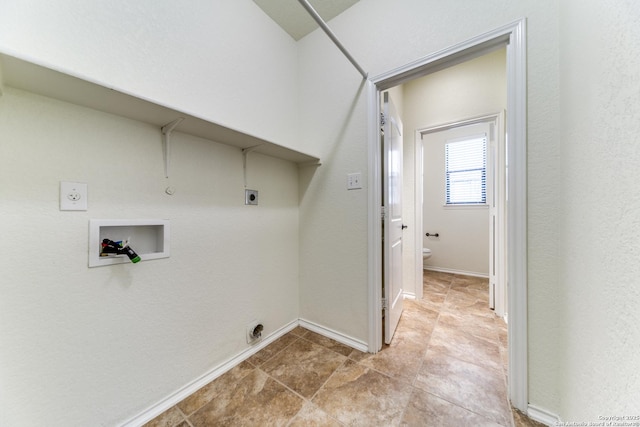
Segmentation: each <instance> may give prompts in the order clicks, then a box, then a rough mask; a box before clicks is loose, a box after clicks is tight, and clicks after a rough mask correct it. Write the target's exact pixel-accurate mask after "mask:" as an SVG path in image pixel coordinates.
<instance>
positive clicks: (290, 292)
mask: <svg viewBox="0 0 640 427" xmlns="http://www.w3.org/2000/svg"><path fill="white" fill-rule="evenodd" d="M0 10H1V11H2V12H1V13H0V50H1V51H4V52H13V53H15V54H17V55H18V56H26V57H31V58H33V59H34V60H35V61H37V62H46V63H51V64H54V65H55V66H59V67H60V68H63V69H67V70H71V71H72V73H74V74H81V75H86V76H88V77H89V78H90V79H93V80H98V81H102V82H106V84H107V85H110V86H115V87H119V88H121V89H123V90H125V91H126V92H132V93H135V94H138V95H140V96H143V97H146V98H151V99H155V100H157V101H159V102H161V103H163V104H171V105H172V106H173V107H175V108H178V109H183V110H187V111H189V112H194V113H195V114H196V115H198V116H204V117H207V118H210V119H212V120H214V121H218V122H221V123H224V124H228V125H230V126H232V127H236V128H240V129H242V130H245V131H247V132H249V133H253V134H256V135H258V136H260V137H263V138H267V139H271V140H274V142H278V143H282V144H291V143H292V142H294V135H295V134H296V131H297V130H296V127H295V117H296V105H297V97H296V90H297V86H296V81H297V70H296V46H295V43H294V42H293V41H292V40H291V39H290V38H289V37H288V36H287V35H286V34H285V33H284V32H283V31H282V30H281V29H280V28H279V27H277V26H276V25H275V24H274V23H273V22H272V21H271V20H270V19H269V18H267V17H266V16H265V15H264V13H263V12H262V11H261V10H260V9H259V8H258V7H257V6H256V5H255V4H254V3H253V2H251V1H241V2H239V1H236V0H228V1H216V2H208V1H197V2H190V3H189V6H188V7H186V6H184V7H176V5H175V4H174V3H173V2H158V1H144V2H134V3H132V2H126V1H115V2H114V1H109V2H106V1H105V2H91V3H86V2H81V1H71V0H67V1H60V2H56V4H55V5H54V4H53V3H50V2H46V1H24V2H22V1H21V2H9V1H2V0H0ZM5 89H6V90H5V94H4V95H3V96H2V97H1V98H0V201H1V202H0V218H2V221H1V222H0V235H1V236H2V241H3V244H2V245H1V249H0V271H2V280H1V281H0V294H1V295H2V298H0V424H1V425H20V426H40V425H51V426H55V425H64V426H68V425H78V426H80V425H105V426H106V425H115V424H118V423H120V422H123V421H125V420H126V419H129V418H130V417H133V416H135V415H138V414H139V413H141V412H142V411H143V410H144V409H146V408H147V407H149V406H151V405H153V404H156V403H158V402H159V401H161V400H162V399H163V398H165V397H166V396H168V395H170V394H171V393H173V392H175V391H176V390H178V389H180V388H181V387H183V386H185V385H186V384H188V383H189V382H191V381H193V380H194V379H196V378H198V377H200V376H201V375H203V374H205V373H207V372H208V371H210V370H211V369H213V368H215V367H216V366H218V365H220V364H221V363H223V362H225V361H226V360H228V359H229V358H231V357H233V356H236V355H237V354H238V353H240V352H241V351H242V350H244V349H246V348H247V347H248V345H247V344H246V342H245V327H246V325H247V323H248V322H249V321H251V320H252V319H254V318H257V319H260V320H262V321H264V324H265V334H267V335H268V334H269V333H271V332H273V331H274V330H276V329H278V328H280V327H282V326H284V325H286V324H288V323H289V322H292V321H295V320H296V319H297V318H298V316H299V307H298V306H299V302H298V301H299V298H298V280H299V269H298V264H299V263H298V258H299V250H298V238H299V236H298V224H299V217H298V209H299V208H298V194H299V180H298V178H299V177H298V168H297V167H296V166H295V165H294V164H292V163H289V162H285V161H280V160H277V159H274V158H270V157H265V156H261V155H258V154H255V153H254V154H251V155H250V156H249V171H248V179H249V185H250V186H251V187H253V188H256V189H258V190H260V205H259V206H257V207H253V206H251V207H249V206H244V187H243V175H242V155H241V153H240V150H238V149H236V148H231V147H228V146H224V145H219V144H216V143H214V142H211V141H205V140H201V139H198V138H195V137H190V136H187V135H184V134H180V133H179V132H174V134H173V139H172V143H173V154H172V173H171V179H170V181H169V182H168V181H167V180H166V179H165V178H164V169H163V160H162V144H161V135H160V131H159V129H157V128H155V127H151V126H148V125H146V124H142V123H138V122H133V121H130V120H126V119H123V118H120V117H116V116H112V115H107V114H103V113H99V112H96V111H93V110H89V109H85V108H80V107H77V106H73V105H69V104H65V103H61V102H58V101H55V100H51V99H47V98H42V97H38V96H35V95H32V94H29V93H25V92H21V91H17V90H14V89H12V88H5ZM292 124H293V125H292ZM61 180H72V181H75V180H77V181H81V182H86V183H88V186H89V209H88V211H86V212H60V211H59V209H58V192H59V189H58V188H59V182H60V181H61ZM168 183H170V184H171V185H172V186H173V187H175V188H176V193H175V195H173V196H168V195H167V194H165V193H164V189H165V187H166V186H167V184H168ZM91 218H106V219H109V218H166V219H169V220H170V222H171V227H172V228H171V229H172V233H171V242H172V243H171V257H170V258H168V259H163V260H156V261H149V262H141V263H138V264H135V265H133V264H124V265H117V266H111V267H99V268H91V269H89V268H88V267H87V252H88V247H87V245H88V235H87V234H88V221H89V219H91ZM264 224H269V226H268V227H265V226H264ZM134 248H135V247H134Z"/></svg>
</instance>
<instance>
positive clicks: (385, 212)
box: [380, 206, 387, 221]
mask: <svg viewBox="0 0 640 427" xmlns="http://www.w3.org/2000/svg"><path fill="white" fill-rule="evenodd" d="M386 217H387V211H386V209H385V208H384V206H380V219H381V220H383V221H384V220H385V218H386Z"/></svg>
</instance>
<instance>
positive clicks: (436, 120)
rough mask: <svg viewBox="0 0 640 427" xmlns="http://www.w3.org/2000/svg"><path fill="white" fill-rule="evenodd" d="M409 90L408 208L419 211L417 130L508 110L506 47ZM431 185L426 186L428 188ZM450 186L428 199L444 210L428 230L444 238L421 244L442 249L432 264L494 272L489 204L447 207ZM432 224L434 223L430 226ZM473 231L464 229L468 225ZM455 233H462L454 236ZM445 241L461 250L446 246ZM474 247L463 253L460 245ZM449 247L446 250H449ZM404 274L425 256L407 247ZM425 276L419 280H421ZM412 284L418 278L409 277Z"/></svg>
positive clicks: (406, 108)
mask: <svg viewBox="0 0 640 427" xmlns="http://www.w3.org/2000/svg"><path fill="white" fill-rule="evenodd" d="M402 88H403V92H404V94H405V95H404V114H403V120H404V123H405V127H406V129H405V139H404V147H405V150H404V165H405V171H404V172H405V173H404V196H405V197H404V199H403V200H404V211H405V212H413V210H414V209H415V205H414V200H413V199H414V194H415V168H414V165H415V164H416V162H415V131H416V130H417V129H425V128H428V127H433V126H437V125H443V124H447V123H454V122H459V121H461V120H465V119H469V118H472V117H478V116H481V115H486V114H494V113H498V112H500V111H504V110H506V107H507V102H506V95H507V92H506V88H507V82H506V50H505V49H500V50H497V51H494V52H491V53H489V54H486V55H483V56H481V57H479V58H475V59H473V60H470V61H467V62H464V63H462V64H458V65H455V66H453V67H450V68H447V69H445V70H442V71H438V72H436V73H433V74H429V75H427V76H425V77H422V78H419V79H415V80H413V81H411V82H409V83H406V84H404V85H402ZM427 158H428V159H430V162H429V163H425V168H424V169H425V171H426V172H428V171H430V170H431V171H433V170H434V169H435V167H436V166H440V168H441V167H442V165H443V164H444V163H440V162H436V163H437V164H434V161H433V156H430V157H427ZM426 188H427V187H425V189H426ZM443 191H444V187H443V186H442V185H437V186H436V187H435V188H434V191H433V192H432V193H431V194H425V197H424V200H425V204H429V206H430V207H431V209H432V215H433V214H436V215H441V217H442V221H440V222H439V223H438V224H437V226H436V228H437V230H436V229H434V228H433V227H434V226H435V225H432V224H430V223H429V222H425V227H427V228H425V230H424V232H425V233H426V232H427V231H430V230H431V232H433V231H440V232H441V235H442V237H441V238H440V239H428V238H427V237H426V236H424V237H423V239H424V241H423V242H419V243H418V244H419V245H421V247H422V246H424V247H428V248H430V249H432V250H433V249H436V250H435V251H434V254H433V257H432V258H431V259H429V260H427V265H429V266H431V267H436V268H445V269H452V270H459V271H466V272H472V273H477V274H484V275H488V268H489V265H488V262H489V261H488V259H489V258H488V257H489V255H488V253H489V222H488V221H489V219H488V210H486V209H471V210H446V209H443V207H442V206H443V201H444V195H443ZM406 220H407V221H408V222H407V225H408V226H409V227H410V229H413V228H414V227H415V224H414V222H415V221H414V218H413V217H412V216H408V217H407V219H406ZM428 226H430V227H428ZM465 227H466V228H467V229H468V231H467V232H462V230H463V229H464V228H465ZM409 234H410V235H409V236H408V239H407V240H406V244H407V246H408V247H413V246H412V245H415V239H414V238H413V235H412V234H411V233H409ZM453 235H460V239H455V240H452V239H451V238H452V236H453ZM443 244H444V245H446V246H445V247H450V248H452V249H453V248H458V250H451V251H447V250H445V247H443ZM462 247H464V248H466V249H467V250H468V252H467V254H466V255H465V256H461V254H460V252H459V249H460V248H462ZM443 250H444V252H443ZM404 255H405V259H404V275H405V277H411V276H410V275H411V273H412V272H413V271H414V270H415V263H419V264H422V259H421V258H418V259H416V258H415V251H411V250H408V251H405V252H404ZM421 282H422V280H420V282H419V283H421ZM406 283H407V287H408V288H409V290H410V287H411V286H413V285H414V283H410V282H406Z"/></svg>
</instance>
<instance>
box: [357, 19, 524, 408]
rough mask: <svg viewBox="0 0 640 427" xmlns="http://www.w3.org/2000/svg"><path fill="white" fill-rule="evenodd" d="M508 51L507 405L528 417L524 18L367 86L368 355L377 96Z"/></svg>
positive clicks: (378, 287) (378, 181)
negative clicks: (500, 49) (504, 49)
mask: <svg viewBox="0 0 640 427" xmlns="http://www.w3.org/2000/svg"><path fill="white" fill-rule="evenodd" d="M503 46H506V47H507V120H506V133H507V147H508V148H507V153H508V165H509V174H508V178H507V187H508V194H507V198H508V207H507V218H508V220H507V253H508V254H509V256H508V260H507V270H508V279H507V283H508V287H509V292H508V307H509V324H508V339H509V399H510V401H511V403H512V405H513V406H514V407H515V408H517V409H519V410H521V411H524V412H525V413H526V411H527V406H528V378H527V376H528V359H527V228H526V226H527V139H526V136H527V132H526V130H527V91H526V89H527V72H526V67H527V62H526V20H525V19H524V18H522V19H520V20H518V21H515V22H513V23H510V24H507V25H505V26H503V27H500V28H497V29H495V30H493V31H489V32H487V33H484V34H481V35H479V36H477V37H474V38H472V39H469V40H467V41H465V42H462V43H459V44H456V45H454V46H451V47H449V48H446V49H443V50H440V51H438V52H435V53H433V54H431V55H428V56H426V57H423V58H421V59H418V60H417V61H414V62H411V63H409V64H407V65H404V66H402V67H400V68H396V69H393V70H390V71H388V72H385V73H383V74H380V75H378V76H376V77H373V78H371V79H369V80H368V81H367V95H368V99H367V117H368V147H369V150H368V163H369V175H368V179H369V183H370V185H369V192H368V221H369V229H368V241H369V245H368V246H369V248H368V270H369V279H368V305H369V322H368V324H369V334H368V342H369V352H371V353H376V352H378V351H379V350H380V348H382V318H381V315H380V313H381V304H382V267H383V265H382V262H383V261H382V218H381V215H382V213H381V206H382V203H381V191H382V188H381V186H382V175H381V167H380V166H381V147H380V93H381V92H382V91H384V90H385V89H389V88H391V87H394V86H398V85H400V84H403V83H406V82H408V81H410V80H412V79H414V78H418V77H422V76H424V75H427V74H429V73H432V72H435V71H438V70H441V69H444V68H447V67H450V66H452V65H455V64H458V63H460V62H464V61H467V60H469V59H472V58H475V57H478V56H481V55H483V54H485V53H488V52H490V51H492V50H493V49H496V48H498V47H503Z"/></svg>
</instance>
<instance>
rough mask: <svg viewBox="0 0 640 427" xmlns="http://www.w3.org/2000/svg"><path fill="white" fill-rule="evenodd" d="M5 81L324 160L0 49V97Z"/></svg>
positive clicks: (294, 156)
mask: <svg viewBox="0 0 640 427" xmlns="http://www.w3.org/2000/svg"><path fill="white" fill-rule="evenodd" d="M2 84H4V85H6V86H10V87H13V88H16V89H22V90H26V91H29V92H33V93H36V94H39V95H43V96H47V97H50V98H55V99H59V100H61V101H66V102H70V103H72V104H76V105H81V106H84V107H88V108H93V109H95V110H99V111H103V112H106V113H110V114H115V115H118V116H123V117H127V118H130V119H134V120H138V121H141V122H144V123H149V124H153V125H155V126H157V127H158V129H160V128H162V127H163V126H165V125H167V124H168V123H171V122H173V121H175V120H176V119H178V118H181V117H182V118H184V120H183V121H182V122H181V123H180V125H179V127H177V128H176V131H177V132H183V133H187V134H189V135H194V136H197V137H201V138H205V139H208V140H211V141H214V142H218V143H222V144H226V145H231V146H234V147H238V148H240V149H245V148H250V147H256V146H258V147H257V148H255V150H253V151H254V152H256V153H261V154H265V155H268V156H272V157H277V158H281V159H285V160H289V161H292V162H294V163H298V164H319V163H320V159H319V158H318V157H315V156H312V155H309V154H305V153H301V152H299V151H296V150H293V149H291V148H288V147H284V146H282V145H279V144H276V143H274V142H270V141H267V140H264V139H262V138H258V137H256V136H252V135H249V134H246V133H244V132H240V131H238V130H235V129H231V128H229V127H226V126H223V125H220V124H217V123H214V122H212V121H209V120H206V119H203V118H200V117H197V116H195V115H192V114H187V113H185V112H181V111H179V110H176V109H173V108H171V107H168V106H165V105H162V104H159V103H157V102H154V101H151V100H148V99H144V98H141V97H138V96H135V95H131V94H127V93H125V92H123V91H119V90H116V89H113V88H109V87H106V86H104V85H102V84H100V83H97V82H93V81H91V80H89V79H87V78H84V77H81V76H77V75H73V74H72V73H70V72H65V71H62V70H55V69H53V68H51V67H48V66H46V65H39V64H36V63H34V62H31V61H27V60H23V59H19V58H16V57H14V56H11V55H7V54H3V53H1V52H0V96H1V95H2Z"/></svg>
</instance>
